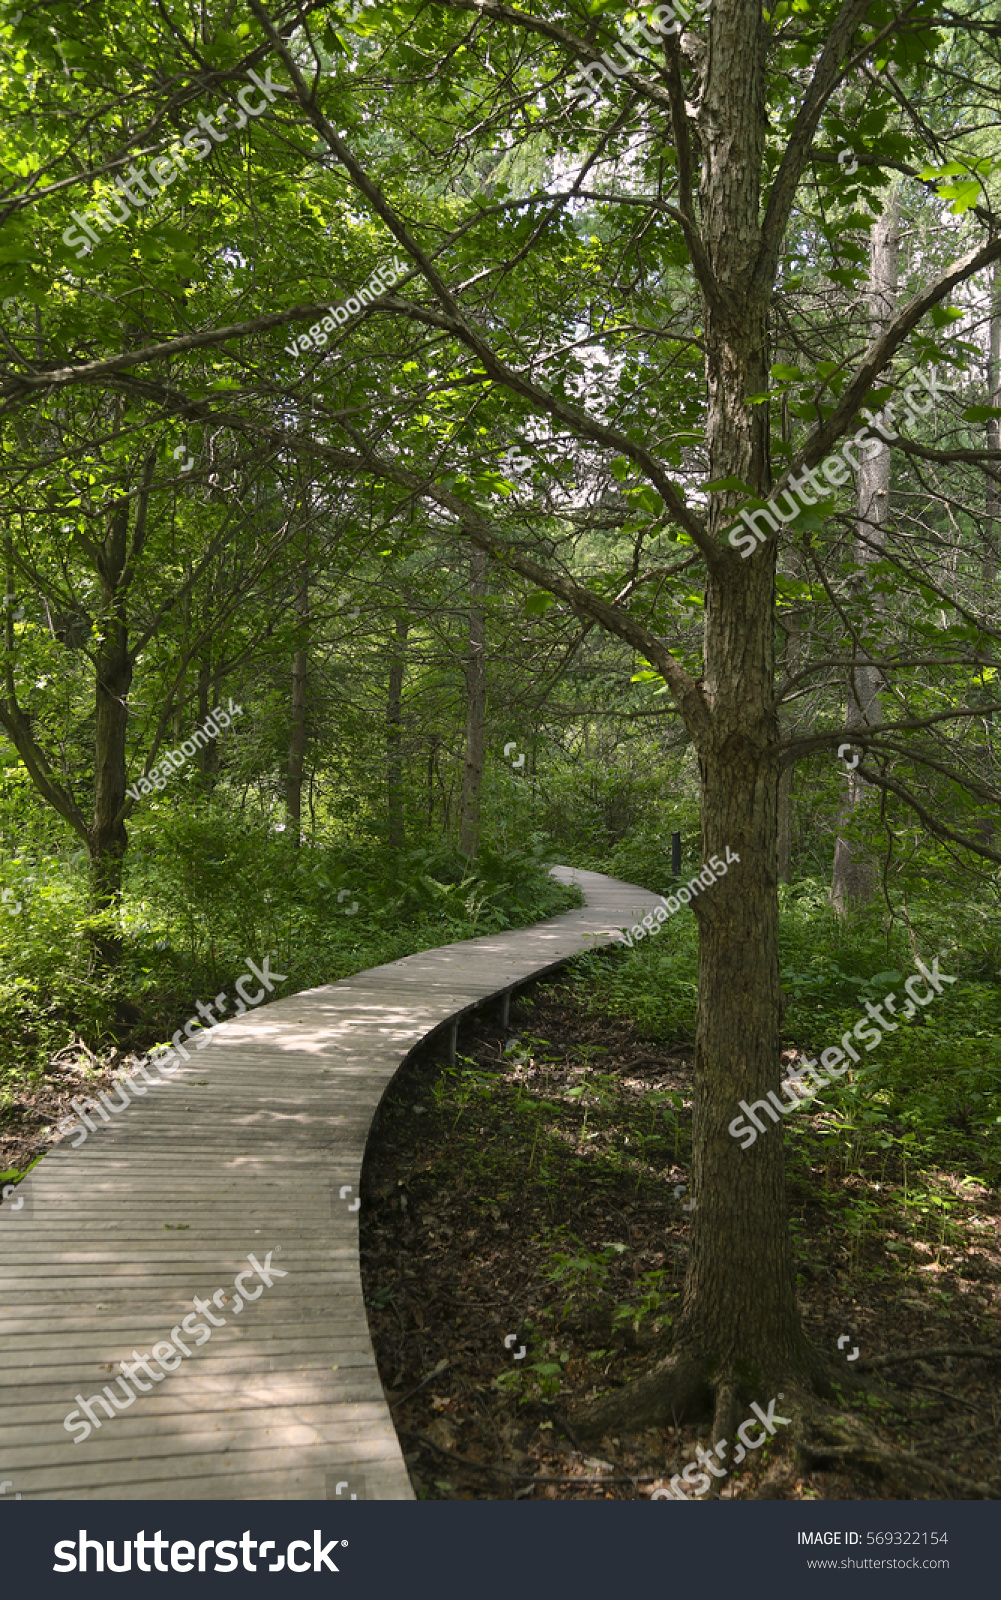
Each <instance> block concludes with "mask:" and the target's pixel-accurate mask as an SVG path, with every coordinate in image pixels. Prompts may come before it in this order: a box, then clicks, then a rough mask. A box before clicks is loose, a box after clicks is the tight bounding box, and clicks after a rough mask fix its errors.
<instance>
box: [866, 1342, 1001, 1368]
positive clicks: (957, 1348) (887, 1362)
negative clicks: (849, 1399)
mask: <svg viewBox="0 0 1001 1600" xmlns="http://www.w3.org/2000/svg"><path fill="white" fill-rule="evenodd" d="M939 1356H969V1357H975V1358H976V1359H977V1360H980V1361H1001V1346H998V1345H991V1344H940V1345H928V1346H925V1347H919V1348H917V1349H912V1350H889V1351H888V1352H887V1353H886V1355H882V1356H868V1357H867V1356H863V1358H862V1360H861V1361H860V1362H859V1367H860V1368H865V1369H866V1370H867V1371H868V1370H870V1369H871V1368H873V1367H895V1366H903V1364H904V1362H906V1361H934V1360H936V1359H937V1358H938V1357H939Z"/></svg>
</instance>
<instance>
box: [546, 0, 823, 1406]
mask: <svg viewBox="0 0 1001 1600" xmlns="http://www.w3.org/2000/svg"><path fill="white" fill-rule="evenodd" d="M723 21H725V24H726V27H727V29H728V30H732V31H731V33H730V34H729V35H728V37H727V38H726V39H725V40H723V39H722V38H720V37H718V34H719V30H720V28H721V27H722V25H723ZM762 26H763V24H762V19H761V14H760V11H759V9H758V8H757V7H753V6H740V7H733V6H731V7H728V8H726V15H725V18H721V13H720V11H718V10H716V9H714V11H713V13H712V17H711V21H710V27H711V29H712V32H713V44H712V46H711V49H710V59H711V63H712V66H711V69H710V71H709V74H708V78H707V83H706V89H705V93H704V97H703V107H702V119H703V122H704V124H705V125H706V126H709V127H712V129H713V137H712V138H711V139H708V138H707V139H706V140H705V141H704V143H703V167H702V218H703V229H702V234H703V239H704V241H705V244H706V248H707V252H708V255H709V257H710V261H711V264H712V267H713V269H714V271H715V273H716V276H717V278H718V280H719V281H720V283H721V285H722V288H723V294H722V296H721V297H720V298H719V299H718V300H717V301H716V302H715V303H710V302H708V301H707V303H706V304H705V307H704V315H705V345H706V378H707V390H708V415H707V436H708V444H709V457H710V461H709V477H710V478H711V479H722V478H726V477H729V476H731V475H736V476H738V477H740V478H741V479H742V480H743V481H744V482H745V483H749V484H751V485H753V486H755V487H756V488H758V489H759V491H760V492H762V493H763V494H764V495H767V492H768V489H769V486H770V472H769V462H768V434H767V414H768V408H767V407H766V406H758V405H753V406H749V405H747V403H746V397H747V396H748V395H751V394H755V393H759V394H760V393H762V392H764V391H765V390H767V388H768V377H769V374H768V348H767V329H766V312H767V298H766V296H767V289H762V290H760V291H758V292H757V293H755V292H754V291H753V290H752V289H750V288H749V285H751V284H752V282H753V278H754V265H755V261H756V258H757V254H758V248H759V243H760V237H761V235H760V221H759V218H760V174H761V166H762V157H763V148H764V134H765V127H766V118H765V102H764V79H763V49H762V43H763V35H762V32H761V29H762ZM668 48H670V47H668ZM732 504H733V501H732V500H731V498H730V497H729V496H723V495H715V496H714V497H713V500H712V502H711V511H710V526H711V529H712V531H713V532H715V533H716V534H717V535H720V534H721V533H722V531H723V529H724V528H725V527H726V526H727V525H728V524H729V523H730V522H731V521H732V513H731V512H730V511H729V509H728V508H729V507H730V506H732ZM722 543H723V542H722V541H721V544H722ZM724 548H725V545H724ZM774 585H775V543H774V541H773V540H772V541H769V542H768V543H766V544H764V545H762V546H761V547H760V548H759V549H758V550H757V552H756V553H755V554H754V555H753V557H752V558H751V559H750V560H747V561H744V560H740V559H739V558H737V559H736V560H730V559H729V558H728V556H724V558H723V559H721V560H718V561H715V562H713V563H711V564H710V568H709V572H708V576H707V582H706V598H705V678H704V683H703V686H702V698H703V701H704V703H705V705H706V708H707V711H708V712H711V715H707V716H706V717H705V719H704V722H703V732H702V734H701V736H699V737H697V738H696V745H697V749H698V756H699V766H700V771H701V777H702V858H703V860H704V861H708V860H709V858H710V856H712V855H719V856H720V857H722V859H723V861H724V863H725V860H726V850H727V847H728V846H729V847H730V849H731V850H732V851H733V852H734V853H735V854H736V855H738V856H739V857H740V860H739V863H736V862H735V863H733V864H732V865H731V866H730V867H729V870H728V873H727V875H726V877H725V878H723V879H722V881H720V882H717V883H716V884H715V885H714V887H713V888H711V889H709V890H708V892H707V893H706V894H705V895H704V897H703V896H701V895H700V896H699V897H698V898H696V899H695V900H694V901H693V905H692V909H693V911H694V912H695V915H696V917H697V919H698V924H699V1004H698V1023H697V1028H696V1041H695V1099H694V1112H693V1123H692V1142H693V1155H692V1163H693V1170H692V1181H691V1189H692V1193H693V1196H694V1201H695V1207H694V1211H693V1213H692V1223H691V1229H692V1236H691V1254H690V1257H689V1264H688V1274H687V1279H686V1283H685V1293H684V1303H683V1309H682V1315H681V1319H680V1321H679V1324H678V1327H677V1330H676V1335H675V1344H674V1350H673V1352H672V1354H671V1356H670V1357H669V1358H668V1359H667V1360H666V1361H664V1362H663V1363H661V1365H660V1366H659V1367H657V1368H656V1369H654V1371H652V1372H650V1373H648V1374H646V1375H645V1376H644V1377H643V1378H640V1379H639V1380H638V1381H637V1382H636V1383H633V1384H630V1385H628V1387H627V1388H625V1389H623V1390H622V1391H620V1392H619V1393H617V1394H615V1395H613V1396H610V1397H608V1398H607V1399H602V1400H599V1401H598V1402H596V1404H595V1405H594V1406H592V1407H591V1408H589V1410H588V1412H587V1413H586V1414H585V1415H583V1416H582V1417H581V1418H580V1419H579V1420H577V1419H575V1424H576V1425H577V1426H578V1427H579V1428H580V1429H581V1430H582V1431H583V1432H587V1433H590V1434H591V1435H592V1436H594V1435H600V1434H602V1433H606V1432H608V1431H609V1430H611V1431H613V1432H614V1431H615V1430H616V1429H617V1428H619V1427H630V1426H632V1427H639V1426H642V1425H645V1424H649V1423H652V1422H658V1421H665V1422H666V1421H670V1420H671V1418H672V1415H677V1416H680V1415H682V1414H683V1413H684V1411H685V1410H686V1409H688V1410H691V1409H694V1408H698V1407H699V1406H701V1405H703V1404H705V1402H706V1401H707V1400H708V1398H709V1395H710V1393H711V1392H712V1391H713V1390H715V1391H716V1393H717V1400H718V1401H720V1399H721V1397H723V1396H726V1397H727V1398H726V1401H725V1404H724V1406H723V1411H722V1412H721V1411H720V1409H719V1405H717V1419H718V1420H719V1419H720V1418H721V1417H722V1416H724V1414H725V1412H726V1411H727V1410H728V1409H729V1408H730V1406H731V1405H732V1403H733V1397H734V1395H735V1393H736V1391H737V1390H738V1389H739V1391H740V1392H741V1393H746V1394H748V1395H749V1396H750V1397H751V1398H757V1397H758V1396H762V1397H766V1396H768V1395H770V1394H774V1393H775V1392H776V1391H775V1389H774V1388H770V1387H769V1384H770V1383H771V1382H772V1380H773V1379H776V1380H777V1379H778V1378H781V1377H783V1376H788V1377H792V1376H796V1375H799V1376H802V1377H804V1378H807V1377H809V1376H814V1377H818V1378H819V1374H820V1367H819V1361H818V1358H817V1357H816V1356H815V1355H814V1353H813V1351H812V1350H811V1348H810V1346H809V1344H808V1343H807V1341H806V1338H805V1336H804V1334H803V1332H802V1328H801V1325H800V1317H799V1310H798V1307H797V1304H796V1277H795V1270H794V1265H793V1260H792V1252H791V1246H790V1241H789V1234H788V1228H787V1222H786V1206H785V1179H784V1154H783V1141H782V1130H781V1127H780V1126H774V1125H773V1124H771V1123H770V1122H768V1121H767V1120H766V1121H765V1127H766V1129H767V1132H766V1133H764V1134H762V1135H758V1136H757V1138H756V1141H755V1143H754V1145H753V1146H752V1147H751V1148H749V1149H744V1148H743V1147H742V1141H741V1140H740V1139H738V1138H735V1137H732V1136H731V1135H730V1133H729V1132H728V1128H729V1125H730V1124H731V1122H733V1121H734V1119H735V1118H736V1117H738V1115H739V1102H740V1101H741V1100H742V1099H746V1100H748V1101H750V1102H752V1103H753V1102H756V1101H758V1100H761V1099H762V1098H763V1097H764V1095H765V1094H766V1092H767V1091H768V1090H769V1089H772V1090H776V1091H777V1090H778V1086H779V1055H780V1052H779V1045H780V1017H781V986H780V981H779V963H778V892H777V876H776V857H777V826H776V813H777V793H778V780H779V760H778V747H779V730H778V721H777V714H776V706H775V677H774V671H775V663H774V621H773V611H774V606H773V601H774ZM724 1425H725V1426H728V1424H724ZM727 1437H729V1434H727Z"/></svg>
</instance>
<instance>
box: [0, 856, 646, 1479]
mask: <svg viewBox="0 0 1001 1600" xmlns="http://www.w3.org/2000/svg"><path fill="white" fill-rule="evenodd" d="M553 870H554V872H555V873H556V874H557V875H558V876H559V877H560V878H561V879H562V880H563V881H564V882H576V883H578V884H579V885H580V886H581V888H582V890H583V892H584V895H585V900H586V904H585V906H584V907H582V908H581V909H579V910H576V911H569V912H565V913H563V914H562V915H561V916H558V917H553V918H550V919H549V920H548V921H546V922H541V923H536V924H534V925H533V926H532V927H530V928H522V929H517V930H514V931H512V932H508V933H504V934H497V935H490V936H488V937H486V938H481V939H473V940H469V941H466V942H463V943H461V944H454V945H446V946H443V947H441V948H439V949H436V950H427V951H423V952H421V953H420V954H418V955H412V956H406V957H404V958H403V959H402V960H400V961H394V962H391V963H389V964H388V965H386V966H382V967H372V968H369V969H368V970H367V971H365V972H359V973H356V974H354V975H353V976H352V977H349V978H344V979H342V980H340V981H339V982H337V983H333V984H327V985H324V986H323V987H322V988H319V989H311V990H306V991H304V992H303V993H300V994H297V995H293V996H291V997H289V998H287V999H281V1000H276V1001H273V1002H271V1004H269V1005H262V1006H260V1007H259V1009H257V1010H256V1011H254V1012H253V1013H248V1015H247V1016H245V1017H244V1018H242V1019H241V1020H240V1021H234V1022H229V1023H226V1024H225V1025H224V1026H222V1027H220V1028H219V1029H217V1030H216V1032H215V1033H214V1035H213V1036H212V1038H211V1040H209V1041H208V1042H207V1044H206V1048H205V1049H204V1050H203V1051H202V1052H201V1053H195V1054H193V1055H192V1059H191V1063H190V1065H189V1066H187V1067H184V1068H183V1069H182V1070H181V1071H180V1072H178V1073H177V1074H176V1075H175V1077H174V1078H173V1079H172V1080H171V1081H170V1082H169V1083H163V1084H159V1085H157V1087H156V1088H155V1089H152V1090H149V1091H148V1092H147V1093H146V1094H145V1095H144V1097H143V1098H142V1099H140V1100H138V1101H135V1102H134V1103H132V1104H130V1105H129V1106H128V1107H127V1109H123V1110H122V1111H121V1112H120V1113H119V1114H118V1115H116V1116H113V1117H112V1118H111V1119H110V1120H109V1121H108V1122H107V1124H105V1123H103V1122H97V1123H96V1131H95V1132H94V1133H93V1134H91V1135H90V1136H89V1137H88V1139H87V1141H86V1143H84V1144H82V1145H81V1146H80V1147H79V1148H78V1149H73V1148H71V1147H70V1146H69V1145H68V1144H66V1143H62V1144H60V1145H58V1146H57V1147H56V1148H55V1149H54V1150H53V1151H52V1152H51V1153H50V1154H49V1155H48V1156H47V1157H46V1158H45V1160H44V1161H43V1162H41V1163H40V1165H39V1166H38V1167H36V1168H35V1170H34V1171H33V1172H32V1173H31V1175H30V1176H29V1177H28V1178H27V1179H25V1180H24V1182H23V1183H22V1184H21V1185H20V1186H19V1188H18V1191H17V1195H18V1198H19V1199H21V1200H23V1202H24V1203H23V1204H22V1205H21V1206H20V1207H19V1209H18V1210H17V1211H16V1212H15V1211H14V1210H13V1208H12V1206H11V1205H10V1203H9V1202H8V1203H7V1204H5V1205H3V1206H2V1207H0V1391H2V1394H3V1405H2V1408H0V1480H3V1481H5V1483H6V1485H7V1488H6V1493H7V1494H8V1495H10V1496H13V1495H14V1494H20V1495H21V1496H22V1498H24V1499H46V1500H105V1499H107V1500H131V1499H137V1500H142V1499H164V1500H187V1499H191V1500H209V1499H223V1500H254V1499H261V1500H286V1499H287V1500H323V1499H333V1498H337V1497H338V1496H340V1497H343V1498H346V1497H349V1496H350V1495H352V1494H356V1495H357V1496H358V1498H359V1499H379V1500H410V1499H413V1490H412V1488H411V1486H410V1480H409V1477H408V1475H407V1470H406V1466H405V1464H404V1461H403V1456H402V1453H401V1450H400V1445H399V1441H398V1439H397V1436H396V1433H395V1430H394V1428H393V1424H392V1419H391V1417H390V1413H389V1407H388V1405H387V1403H386V1399H385V1395H384V1394H383V1390H382V1385H381V1383H380V1381H379V1374H378V1370H377V1368H376V1362H375V1355H374V1352H373V1349H372V1344H371V1340H370V1338H369V1331H368V1322H367V1318H366V1315H365V1307H364V1302H363V1298H362V1289H361V1274H360V1264H359V1258H358V1208H359V1200H358V1189H359V1183H360V1174H361V1166H362V1160H363V1158H364V1154H365V1144H366V1140H367V1137H368V1132H369V1128H370V1126H371V1123H372V1119H373V1117H374V1115H375V1112H376V1110H377V1108H378V1105H379V1102H380V1100H381V1098H382V1095H383V1093H384V1092H385V1089H386V1087H387V1086H388V1084H389V1082H390V1080H391V1079H392V1078H393V1076H394V1074H395V1073H396V1072H397V1071H398V1069H399V1068H400V1066H401V1065H402V1063H403V1062H404V1061H405V1060H406V1058H407V1057H408V1056H409V1055H410V1054H411V1052H412V1051H413V1050H414V1049H415V1048H416V1047H417V1046H418V1045H419V1044H421V1043H422V1042H423V1041H424V1040H425V1039H426V1038H427V1036H428V1035H429V1034H430V1033H433V1032H434V1031H435V1030H436V1029H438V1028H440V1027H441V1026H442V1025H443V1024H446V1023H448V1022H449V1021H450V1020H452V1019H455V1018H458V1017H460V1016H461V1015H462V1014H463V1013H464V1012H466V1011H468V1010H470V1009H472V1008H473V1007H475V1006H477V1005H482V1004H484V1003H485V1002H488V1001H490V1000H493V999H496V998H497V997H499V996H501V995H503V994H504V993H505V992H507V991H509V990H510V989H511V988H512V987H514V986H517V985H521V984H524V983H526V982H528V981H529V980H530V979H532V978H533V977H537V976H539V975H541V974H542V973H544V972H545V971H547V970H548V969H550V968H552V967H554V966H558V965H560V964H561V963H562V962H564V961H566V960H568V959H570V958H571V957H573V956H575V955H579V954H581V953H582V952H583V951H584V950H588V949H594V948H596V947H598V946H600V945H602V944H607V943H609V942H610V941H611V940H612V939H614V938H616V937H617V930H619V929H621V928H623V927H626V926H629V925H631V924H632V923H634V922H635V921H636V920H637V918H638V917H639V916H642V915H643V913H644V912H646V911H649V910H652V908H653V907H654V905H655V904H657V903H658V902H657V897H656V896H654V895H653V894H651V893H649V892H648V891H646V890H643V889H637V888H635V887H633V886H631V885H629V884H623V883H619V882H617V881H616V880H615V879H612V878H607V877H603V876H602V875H601V874H599V873H592V872H582V871H577V870H575V869H573V868H564V867H557V868H554V869H553ZM92 1117H93V1114H92ZM158 1352H159V1353H158ZM123 1363H124V1364H125V1366H124V1369H123V1365H122V1364H123ZM137 1391H138V1392H137ZM128 1396H131V1398H127V1397H128ZM67 1416H69V1418H70V1423H69V1424H68V1425H67V1424H66V1422H65V1419H66V1418H67Z"/></svg>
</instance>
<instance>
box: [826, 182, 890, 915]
mask: <svg viewBox="0 0 1001 1600" xmlns="http://www.w3.org/2000/svg"><path fill="white" fill-rule="evenodd" d="M899 261H900V215H899V200H898V196H897V193H896V191H894V194H893V196H892V198H891V200H890V203H889V205H888V206H887V209H886V210H885V211H884V213H883V215H882V216H881V217H880V218H879V220H878V222H877V223H876V224H875V226H874V228H873V230H872V257H871V271H870V278H869V323H870V339H875V338H877V337H878V335H879V334H880V333H882V332H883V330H884V329H885V328H886V327H888V326H889V324H890V322H891V321H892V319H893V314H894V311H895V310H896V304H897V286H898V280H899ZM857 504H858V538H857V539H856V542H855V560H856V561H857V562H859V564H860V567H861V571H860V572H859V573H858V574H857V575H856V576H855V578H854V579H853V580H852V584H851V592H852V594H853V596H854V597H857V598H859V597H861V596H862V595H863V594H864V593H865V591H866V590H867V589H868V587H869V584H870V581H871V580H870V579H869V577H868V574H867V572H866V568H867V567H869V566H871V565H872V563H873V562H875V561H878V560H879V559H880V557H881V556H882V554H883V550H884V547H885V544H886V524H887V518H888V517H889V512H890V448H889V445H886V444H884V446H883V448H882V450H881V451H880V453H879V455H878V456H875V457H873V458H872V459H870V458H868V457H865V458H863V459H862V461H861V467H860V471H859V477H858V501H857ZM879 600H880V597H879V596H877V597H876V605H877V609H878V608H879ZM859 653H861V652H859ZM880 683H881V679H880V674H879V672H878V670H877V669H876V668H875V667H874V666H872V665H871V664H870V663H868V662H866V661H865V660H862V661H860V662H859V663H858V664H857V665H856V666H855V667H854V668H853V670H852V673H851V676H850V679H849V685H848V699H847V706H846V715H845V726H846V727H849V728H878V727H879V725H880V723H881V721H882V709H881V706H880V701H879V690H880ZM860 753H861V752H860V751H859V750H856V751H855V752H854V753H851V752H850V753H849V759H850V760H854V758H855V755H860ZM871 799H872V796H871V792H870V789H869V785H868V784H867V783H866V782H865V780H864V779H863V778H859V777H857V776H856V774H855V772H854V771H852V772H849V773H847V786H846V793H845V795H844V798H843V800H842V804H841V810H840V814H839V817H838V834H837V842H836V844H835V847H834V869H833V873H832V876H831V905H832V906H833V907H834V909H835V911H836V912H837V913H838V914H839V916H844V915H847V914H848V913H849V912H850V910H851V909H852V908H853V907H860V906H863V905H865V904H867V903H868V902H869V901H871V900H872V899H873V897H874V895H875V894H876V891H877V888H878V883H879V874H878V868H877V865H876V863H875V861H874V860H873V857H872V853H871V851H869V850H867V849H866V848H865V847H864V846H863V845H862V844H860V843H859V841H858V839H857V837H856V838H854V839H853V838H851V837H849V828H850V825H851V824H852V823H853V822H854V823H855V824H856V825H857V824H858V823H859V822H860V821H862V820H863V818H864V814H865V811H866V810H867V809H868V807H869V804H870V802H871Z"/></svg>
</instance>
